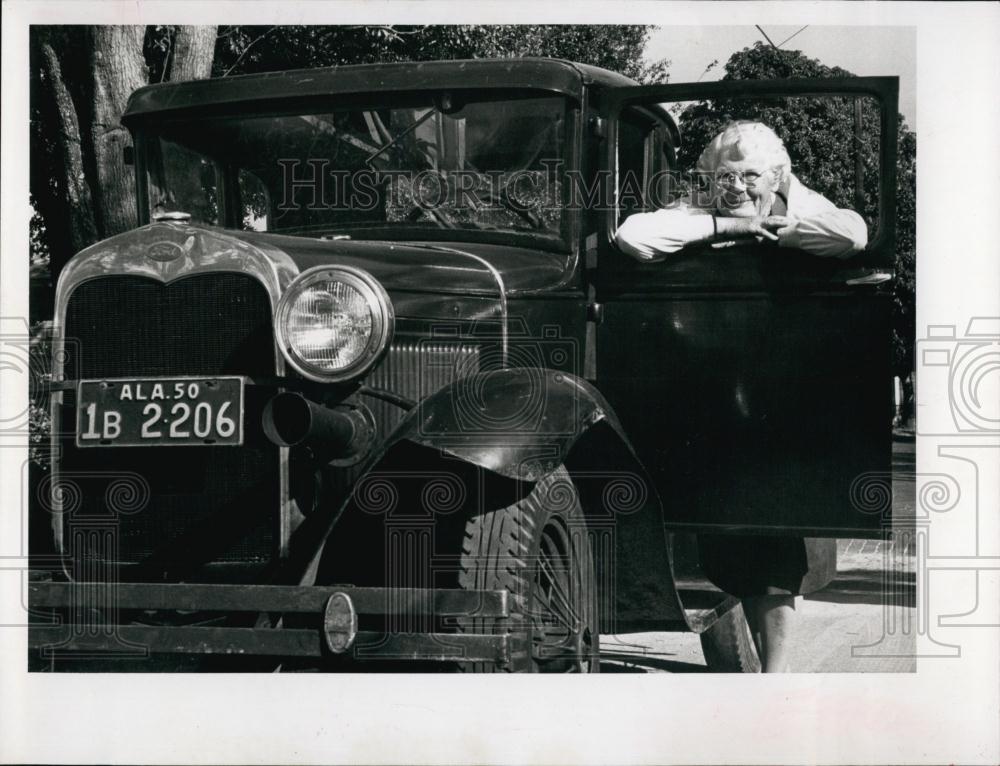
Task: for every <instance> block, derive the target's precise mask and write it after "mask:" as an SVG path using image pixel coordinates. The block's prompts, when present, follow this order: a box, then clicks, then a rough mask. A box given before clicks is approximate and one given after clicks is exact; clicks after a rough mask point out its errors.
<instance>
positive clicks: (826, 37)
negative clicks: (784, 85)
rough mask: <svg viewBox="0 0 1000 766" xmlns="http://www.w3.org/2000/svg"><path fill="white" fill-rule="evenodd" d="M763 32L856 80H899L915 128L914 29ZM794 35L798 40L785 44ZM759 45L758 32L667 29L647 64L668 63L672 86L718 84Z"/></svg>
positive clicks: (902, 107) (658, 34)
mask: <svg viewBox="0 0 1000 766" xmlns="http://www.w3.org/2000/svg"><path fill="white" fill-rule="evenodd" d="M761 26H762V28H763V30H764V31H765V32H766V33H767V36H768V37H770V38H771V41H772V42H773V43H774V44H775V45H778V46H779V47H780V48H782V49H784V50H799V51H802V52H803V53H804V54H805V55H807V56H809V57H810V58H815V59H819V61H820V62H821V63H823V64H826V65H827V66H839V67H842V68H843V69H847V70H848V71H850V72H853V73H854V74H856V75H869V76H871V75H897V76H898V77H899V111H900V112H901V113H902V114H903V116H904V117H905V118H906V122H907V124H908V125H909V126H910V127H911V128H914V127H915V126H916V124H917V121H916V116H917V115H916V92H917V89H916V60H917V55H916V54H917V38H916V28H915V27H902V26H895V27H889V26H856V27H854V26H824V25H818V24H816V25H810V26H807V27H806V28H805V29H802V26H801V25H798V26H776V25H767V24H764V25H761ZM800 29H801V30H802V31H801V32H799V30H800ZM796 32H798V34H796ZM792 35H795V37H794V38H792V39H790V40H788V42H785V43H784V44H782V43H783V41H785V40H786V39H787V38H790V37H792ZM757 40H761V41H764V38H763V36H762V35H761V33H760V31H758V29H757V28H756V27H754V26H696V27H695V26H687V27H681V26H677V27H667V26H664V27H660V28H659V29H657V30H656V31H654V32H653V34H652V35H651V36H650V38H649V42H648V44H647V46H646V58H647V59H649V60H657V59H661V58H666V59H669V60H670V62H671V64H670V82H673V83H681V82H697V81H699V80H701V81H703V82H704V81H710V80H718V79H720V78H721V77H722V75H723V74H725V72H724V70H723V66H724V65H725V63H726V61H727V60H728V59H729V57H730V56H731V55H732V54H733V53H735V52H736V51H739V50H742V49H743V48H747V47H750V46H752V45H753V44H754V42H755V41H757ZM715 59H718V60H719V63H718V65H717V66H715V67H713V68H712V69H711V70H710V71H709V72H707V73H706V72H705V68H706V67H707V66H708V65H709V64H710V63H712V61H713V60H715Z"/></svg>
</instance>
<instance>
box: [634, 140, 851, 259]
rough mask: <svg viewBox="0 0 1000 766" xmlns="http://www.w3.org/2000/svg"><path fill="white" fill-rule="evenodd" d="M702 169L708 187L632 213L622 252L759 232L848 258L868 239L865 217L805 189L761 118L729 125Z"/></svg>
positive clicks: (641, 253) (647, 253)
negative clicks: (650, 209) (647, 210)
mask: <svg viewBox="0 0 1000 766" xmlns="http://www.w3.org/2000/svg"><path fill="white" fill-rule="evenodd" d="M697 173H698V175H699V176H701V177H702V178H707V179H708V180H709V186H710V189H709V192H708V193H698V192H696V193H695V195H694V196H693V197H692V198H688V199H685V200H684V201H682V202H681V203H680V204H679V205H677V206H675V207H670V208H666V209H663V210H657V211H655V212H653V213H639V214H637V215H633V216H630V217H629V218H628V219H626V221H625V222H624V223H623V224H622V225H621V227H619V229H618V233H617V234H616V240H617V243H618V246H619V247H620V248H621V250H622V251H623V252H626V253H628V254H629V255H631V256H633V257H635V258H638V259H639V260H642V261H658V260H662V259H664V258H665V257H667V256H669V255H670V254H671V253H673V252H675V251H677V250H680V249H681V248H682V247H684V246H685V245H688V244H691V243H693V242H701V241H710V240H733V239H740V238H749V237H758V238H764V239H770V240H774V241H776V242H777V243H778V244H779V245H780V246H781V247H793V248H799V249H801V250H805V251H806V252H807V253H811V254H813V255H818V256H827V257H835V258H843V257H847V256H850V255H852V254H853V253H856V252H858V251H859V250H863V249H864V247H865V245H866V244H868V229H867V227H866V226H865V222H864V220H863V219H862V218H861V216H860V215H858V214H857V213H855V212H854V211H853V210H844V209H841V208H838V207H837V206H836V205H834V204H833V203H832V202H830V200H828V199H826V197H824V196H823V195H821V194H817V193H816V192H814V191H813V190H812V189H809V188H807V187H805V186H803V185H802V183H801V182H800V181H799V179H797V178H796V177H795V176H794V175H792V172H791V161H790V160H789V159H788V152H787V151H786V150H785V145H784V144H783V143H782V142H781V139H780V138H778V136H777V135H775V133H774V131H772V130H771V129H770V128H769V127H767V126H766V125H763V124H762V123H759V122H746V121H740V122H733V123H730V124H729V125H728V126H727V127H726V128H725V130H723V131H722V132H721V133H720V134H719V135H717V136H716V137H715V138H714V139H712V141H711V142H710V143H709V145H708V146H707V147H706V148H705V151H703V152H702V154H701V157H700V158H699V159H698V165H697Z"/></svg>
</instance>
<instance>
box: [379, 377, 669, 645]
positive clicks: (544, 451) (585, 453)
mask: <svg viewBox="0 0 1000 766" xmlns="http://www.w3.org/2000/svg"><path fill="white" fill-rule="evenodd" d="M407 444H410V445H417V446H418V447H420V448H423V449H422V451H421V459H425V458H426V456H428V455H432V454H438V455H440V458H439V460H440V465H439V467H440V468H441V470H443V471H454V470H455V464H456V460H457V461H458V462H460V463H466V464H469V465H472V466H476V467H478V468H482V469H486V471H488V472H490V473H492V474H495V475H497V476H499V477H502V479H503V480H506V481H502V480H501V481H500V482H499V483H494V484H493V485H492V488H491V490H490V491H488V492H487V493H486V494H487V495H489V497H486V498H485V502H487V503H495V504H500V505H506V504H508V503H510V502H514V501H515V500H516V499H518V497H519V496H521V494H520V493H523V492H524V491H525V490H524V485H525V483H533V482H536V481H538V480H540V479H542V478H543V477H545V476H546V475H548V474H549V473H551V472H552V471H554V470H556V468H557V467H559V466H560V465H564V466H565V467H566V469H567V470H568V471H569V473H570V476H571V477H572V479H573V482H574V485H575V486H576V487H577V490H578V492H579V495H580V502H581V505H582V507H583V510H584V513H585V514H586V516H587V519H588V527H589V530H590V535H591V538H592V542H593V547H594V552H595V557H596V559H597V570H598V573H597V574H598V581H599V590H600V593H601V629H602V632H605V633H615V632H618V631H625V630H677V629H685V628H687V620H686V617H685V612H684V607H683V605H682V604H681V601H680V597H679V595H678V593H677V590H676V585H675V583H674V578H673V566H672V562H671V556H670V546H669V542H668V538H667V533H666V530H665V528H664V524H663V519H664V514H663V506H662V503H661V501H660V498H659V495H658V494H657V492H656V489H655V486H654V484H653V482H652V480H651V479H650V477H649V474H648V473H647V471H646V469H645V468H644V467H643V465H642V464H641V463H640V461H639V459H638V458H637V457H636V454H635V451H634V449H633V448H632V445H631V444H630V442H629V439H628V437H627V436H626V434H625V432H624V431H623V430H622V427H621V424H620V423H619V421H618V418H617V416H616V415H615V414H614V412H613V410H612V409H611V407H610V406H609V405H608V403H607V402H606V401H605V399H604V397H603V396H602V395H601V393H600V392H599V391H598V390H597V389H596V388H594V387H593V386H592V385H591V384H589V383H587V382H586V381H584V380H581V379H580V378H577V377H575V376H573V375H569V374H567V373H565V372H559V371H554V370H547V369H540V368H514V369H506V370H497V371H491V372H483V373H478V374H476V375H472V376H468V377H466V378H463V379H461V380H457V381H455V382H453V383H451V384H449V385H447V386H445V387H444V388H442V389H440V390H439V391H437V392H436V393H434V394H433V395H431V396H429V397H427V398H426V399H424V400H423V401H421V402H420V403H419V404H418V405H416V406H415V407H414V408H413V409H412V410H411V411H410V412H409V413H408V414H407V416H406V417H405V418H404V419H403V421H402V422H401V423H400V424H399V426H398V427H397V428H396V430H395V431H394V432H393V434H392V435H391V437H390V438H389V439H388V440H387V442H386V444H385V445H384V446H383V452H382V455H381V457H380V458H379V459H377V460H376V461H375V464H374V465H373V466H372V469H371V471H370V472H367V473H366V477H369V476H378V475H379V472H380V471H384V472H385V474H384V475H386V476H392V475H393V473H392V471H393V470H397V469H394V468H392V466H393V465H394V464H396V463H398V462H400V460H401V461H402V462H403V464H404V465H411V464H412V462H413V457H412V455H411V454H409V453H410V450H409V449H408V448H407V446H406V445H407ZM394 454H395V455H396V458H395V459H394V458H393V455H394ZM423 468H424V470H429V468H428V464H426V463H425V464H424V465H423ZM428 475H432V474H428ZM364 484H365V477H363V478H362V480H361V481H360V482H359V485H362V486H363V485H364ZM518 487H520V489H519V488H518ZM508 493H509V496H508V497H504V495H505V494H508ZM415 494H417V493H411V496H413V495H415ZM437 536H438V537H439V538H442V537H443V536H442V535H441V534H440V530H439V532H438V533H437Z"/></svg>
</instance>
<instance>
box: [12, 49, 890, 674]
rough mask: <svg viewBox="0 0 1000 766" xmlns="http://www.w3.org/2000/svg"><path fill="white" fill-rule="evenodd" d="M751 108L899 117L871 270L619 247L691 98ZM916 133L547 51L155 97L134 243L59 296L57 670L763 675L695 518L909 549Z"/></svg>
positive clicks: (257, 78) (44, 605)
mask: <svg viewBox="0 0 1000 766" xmlns="http://www.w3.org/2000/svg"><path fill="white" fill-rule="evenodd" d="M745 97H754V98H765V97H778V98H798V97H801V98H814V99H826V98H838V99H841V101H842V102H843V103H845V104H848V107H847V108H850V106H849V104H850V103H851V102H852V100H853V101H860V100H867V101H869V102H870V103H871V104H873V107H872V108H873V109H874V110H875V111H874V114H875V115H876V118H877V119H876V132H877V133H878V135H877V136H876V137H875V139H876V141H878V152H879V154H878V156H879V157H880V168H877V169H876V173H875V176H874V179H873V180H872V179H868V180H867V181H865V182H864V183H866V184H867V191H868V195H869V198H870V199H872V200H874V202H873V203H872V205H873V207H872V209H871V210H870V211H868V212H869V214H870V220H873V221H875V222H876V225H875V226H874V228H873V230H872V232H871V237H870V241H869V245H868V247H867V248H866V249H865V250H864V251H863V252H861V253H859V254H857V255H855V256H854V257H851V258H848V259H846V260H841V259H821V258H815V257H812V256H808V255H806V254H804V253H802V252H797V251H792V252H789V251H786V250H781V251H780V252H779V250H778V249H777V248H776V247H771V246H768V245H766V244H759V243H756V242H753V241H750V242H736V243H729V244H730V245H731V246H729V247H724V248H722V247H718V246H713V247H709V246H707V245H706V246H699V247H690V248H686V249H685V250H684V251H681V252H680V253H678V254H677V255H676V257H672V258H670V259H667V260H666V261H664V262H660V263H641V262H638V261H636V260H635V259H632V258H630V257H628V256H627V255H625V254H623V253H621V252H619V251H618V250H617V249H616V247H615V245H614V233H615V230H616V227H617V226H618V224H619V223H620V221H621V220H622V219H623V218H624V217H625V216H626V215H628V214H629V213H631V212H634V211H635V210H640V209H644V208H645V209H648V208H651V207H656V206H657V205H658V204H663V203H662V201H655V200H654V199H653V195H652V192H653V191H655V189H654V188H653V185H654V184H653V180H654V179H657V183H658V182H659V180H662V179H663V178H670V177H671V176H670V175H669V173H670V172H673V171H675V170H678V167H677V164H678V156H679V155H678V151H679V149H680V148H681V146H682V144H681V143H680V142H681V136H680V132H679V130H678V126H677V121H676V120H675V118H674V116H673V114H672V112H671V110H670V109H668V108H667V107H666V104H667V103H668V102H681V103H684V102H692V101H697V100H704V99H721V98H730V99H735V98H745ZM895 120H896V82H895V80H894V79H893V78H852V79H830V80H787V81H774V82H749V83H748V82H723V83H708V84H696V85H652V86H639V85H637V84H636V83H634V82H633V81H631V80H629V79H627V78H625V77H622V76H620V75H617V74H614V73H611V72H608V71H604V70H601V69H597V68H594V67H591V66H584V65H579V64H574V63H570V62H565V61H558V60H550V59H516V60H476V61H442V62H430V63H394V64H377V65H363V66H344V67H334V68H330V69H316V70H309V71H292V72H277V73H268V74H261V75H248V76H241V77H232V78H225V79H213V80H205V81H196V82H181V83H175V84H160V85H152V86H149V87H145V88H142V89H140V90H138V91H136V92H135V93H134V94H133V96H132V98H131V99H130V101H129V103H128V107H127V109H126V111H125V114H124V116H123V117H122V122H123V124H124V125H125V126H127V128H128V129H129V131H130V132H131V135H132V137H133V141H134V145H133V146H131V147H127V149H126V156H127V159H128V162H130V163H131V164H132V165H133V166H134V170H135V178H136V189H137V199H138V214H139V221H140V226H139V228H137V229H135V230H134V231H129V232H126V233H123V234H121V235H118V236H114V237H111V238H110V239H107V240H104V241H102V242H99V243H97V244H95V245H93V246H92V247H89V248H87V249H86V250H84V251H82V252H80V253H79V254H78V255H76V256H75V257H74V258H73V259H72V260H71V261H70V262H69V264H68V265H67V266H66V267H65V269H64V270H63V271H62V273H61V275H60V277H59V280H58V287H57V293H56V298H55V306H56V308H55V317H54V327H55V339H56V340H55V348H54V351H53V376H52V382H51V384H50V386H49V390H50V392H51V402H52V403H51V407H52V415H53V428H52V432H53V435H52V439H51V447H52V453H51V454H52V470H51V472H50V475H49V476H48V477H47V478H46V481H45V487H44V488H43V490H44V491H42V492H40V493H39V497H40V498H41V500H40V501H39V506H40V507H39V508H36V509H35V511H36V512H37V513H49V514H51V524H50V525H49V526H51V532H52V536H51V537H52V540H51V544H50V545H51V547H50V548H48V549H46V548H45V547H44V546H42V547H37V546H36V547H35V548H34V550H33V554H34V558H35V564H36V566H35V571H34V572H33V574H32V578H31V581H30V585H29V590H30V596H29V598H30V606H31V609H32V610H33V615H34V617H33V624H32V626H31V628H30V631H29V633H30V646H31V647H32V649H31V651H32V657H33V659H34V661H35V662H36V664H37V663H38V662H41V664H42V665H43V666H44V667H53V668H56V669H59V668H61V667H77V665H74V664H72V663H73V662H74V661H76V660H80V659H84V660H87V661H89V662H94V663H97V662H100V661H105V660H106V661H112V660H131V661H132V663H131V664H130V665H128V667H131V668H132V669H139V670H141V669H144V667H153V666H152V665H150V664H148V663H149V662H150V660H149V659H148V658H150V657H164V656H170V657H174V658H177V657H178V656H179V655H189V656H190V655H209V654H211V655H243V656H245V657H247V658H251V660H252V661H250V660H248V663H247V664H246V665H243V666H239V667H241V668H243V669H264V668H268V669H271V668H274V667H279V666H280V667H282V668H295V667H318V668H322V669H337V668H347V669H350V668H354V669H358V668H364V667H380V668H390V669H401V670H411V669H418V668H419V669H422V670H427V669H445V668H448V669H458V670H464V671H558V672H564V671H595V670H597V669H598V668H599V666H600V661H599V651H600V650H599V647H600V640H599V637H600V636H601V634H604V635H605V636H614V635H618V634H621V633H625V632H629V631H637V630H645V631H653V630H659V631H670V630H690V631H696V632H699V633H701V634H702V639H703V645H704V646H705V652H706V658H707V660H708V663H709V665H710V666H711V667H713V668H716V669H734V670H752V669H753V668H754V657H753V656H752V648H751V644H750V643H749V641H748V634H747V631H746V628H745V621H744V619H743V617H742V612H741V610H740V609H739V602H738V600H736V599H735V598H732V597H730V596H727V595H726V594H724V593H721V592H720V591H718V590H717V589H715V588H713V587H711V586H709V585H708V584H707V583H706V582H705V581H704V580H703V579H702V578H700V577H699V575H698V572H697V567H696V563H695V562H693V561H692V560H691V559H692V556H691V555H690V554H691V550H692V548H691V546H690V544H689V542H690V540H691V535H692V534H694V533H699V532H723V533H739V534H767V535H775V534H777V535H800V536H801V535H811V536H826V537H849V536H853V537H877V536H879V535H883V534H885V532H886V523H887V519H888V515H887V511H888V508H887V503H886V501H885V498H884V493H883V494H879V493H878V492H877V489H878V488H879V487H884V486H885V484H886V477H887V476H889V473H888V472H889V470H890V449H891V433H890V419H891V378H890V374H889V366H888V365H889V311H890V298H889V294H888V292H887V289H886V288H887V287H888V286H889V285H890V284H891V279H892V273H891V264H892V252H893V247H894V233H893V221H894V197H893V195H894V184H895V179H894V172H895V171H894V167H895V163H894V157H895V135H896V129H895ZM855 137H856V138H857V137H858V136H855ZM849 151H850V150H849V147H848V148H845V152H849ZM848 161H850V160H849V158H848ZM860 175H861V174H860V171H859V183H861V182H862V179H861V178H860ZM637 179H638V184H637V183H636V181H637ZM668 185H669V184H668ZM657 188H659V187H657ZM636 189H638V191H636ZM143 662H146V663H147V664H146V665H143ZM360 663H372V664H370V665H361V664H360ZM121 667H126V666H125V665H123V666H121Z"/></svg>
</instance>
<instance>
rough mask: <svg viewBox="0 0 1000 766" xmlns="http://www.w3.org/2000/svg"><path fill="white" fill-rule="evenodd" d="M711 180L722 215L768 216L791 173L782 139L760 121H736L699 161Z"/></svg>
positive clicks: (700, 169)
mask: <svg viewBox="0 0 1000 766" xmlns="http://www.w3.org/2000/svg"><path fill="white" fill-rule="evenodd" d="M697 169H698V172H699V173H701V174H702V176H701V177H702V178H708V179H709V181H710V187H711V192H712V196H711V202H710V203H709V204H710V206H711V207H712V208H713V209H714V210H715V212H716V214H718V215H725V216H732V217H735V218H751V217H753V216H757V215H768V214H769V213H770V212H771V205H772V202H773V201H774V194H775V192H776V191H777V190H778V188H779V187H780V185H781V183H782V181H783V180H784V179H785V178H786V177H787V174H789V173H790V172H791V163H790V162H789V158H788V152H787V151H786V150H785V146H784V144H783V143H782V141H781V139H780V138H778V136H777V135H776V134H775V133H774V131H772V130H771V129H770V128H769V127H767V126H766V125H764V124H763V123H759V122H746V121H744V122H739V121H738V122H733V123H730V124H729V125H728V126H726V128H725V129H724V130H723V131H722V132H721V133H719V134H718V135H717V136H716V137H715V138H713V139H712V141H711V142H709V145H708V146H707V147H705V151H704V152H702V154H701V157H700V158H699V159H698V166H697Z"/></svg>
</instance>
